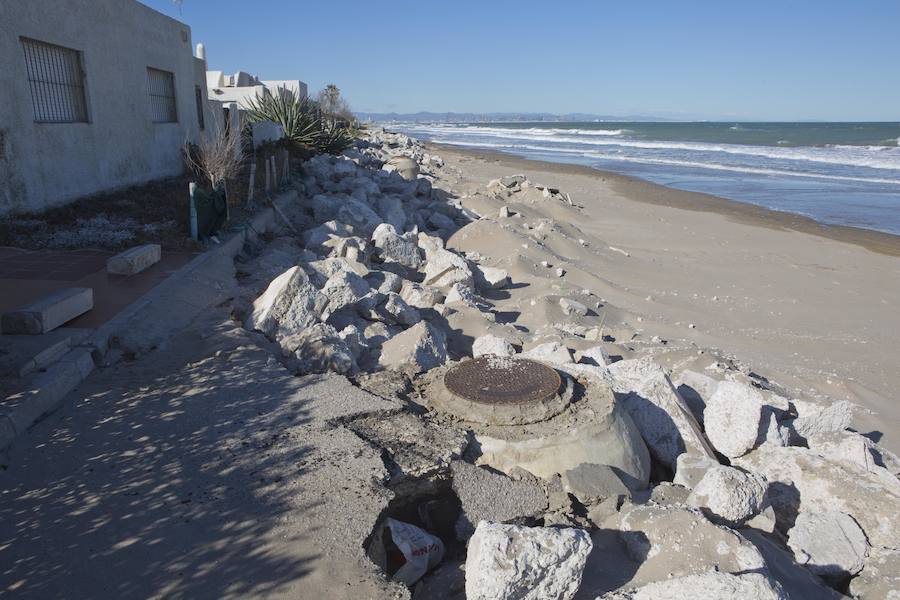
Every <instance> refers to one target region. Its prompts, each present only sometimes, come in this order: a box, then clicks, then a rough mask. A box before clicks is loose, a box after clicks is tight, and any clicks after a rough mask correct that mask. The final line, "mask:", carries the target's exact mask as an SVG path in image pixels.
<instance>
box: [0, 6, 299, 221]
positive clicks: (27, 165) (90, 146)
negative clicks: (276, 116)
mask: <svg viewBox="0 0 900 600" xmlns="http://www.w3.org/2000/svg"><path fill="white" fill-rule="evenodd" d="M0 6H2V8H0V57H3V59H2V62H0V214H3V213H9V212H23V211H32V210H40V209H44V208H47V207H50V206H53V205H57V204H63V203H65V202H67V201H69V200H72V199H75V198H78V197H81V196H86V195H91V194H95V193H98V192H102V191H106V190H110V189H114V188H120V187H124V186H128V185H133V184H138V183H143V182H146V181H150V180H153V179H158V178H161V177H166V176H171V175H177V174H179V173H181V172H182V170H183V163H182V158H181V148H182V145H183V143H184V142H185V141H186V140H188V141H196V140H198V139H199V136H200V135H201V132H202V131H203V130H204V129H209V128H210V127H211V126H213V124H214V123H215V122H216V121H219V120H220V119H221V115H222V110H221V109H220V110H213V109H212V108H211V106H210V104H209V103H208V94H207V87H206V68H207V67H206V62H205V61H204V60H202V59H200V58H195V57H194V55H193V53H192V43H191V29H190V27H188V26H187V25H185V24H184V23H181V22H179V21H177V20H175V19H172V18H170V17H167V16H165V15H163V14H161V13H159V12H157V11H155V10H153V9H151V8H149V7H147V6H145V5H143V4H141V3H140V2H137V1H135V0H90V1H89V2H85V1H83V0H27V1H26V2H12V1H10V2H6V1H3V2H0ZM304 89H305V86H304Z"/></svg>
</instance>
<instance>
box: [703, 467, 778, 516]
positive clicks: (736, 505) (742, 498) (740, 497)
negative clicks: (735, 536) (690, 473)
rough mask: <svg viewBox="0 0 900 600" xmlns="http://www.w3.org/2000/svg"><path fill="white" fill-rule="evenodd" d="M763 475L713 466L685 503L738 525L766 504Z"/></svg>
mask: <svg viewBox="0 0 900 600" xmlns="http://www.w3.org/2000/svg"><path fill="white" fill-rule="evenodd" d="M767 487H768V484H767V482H766V479H765V477H763V476H762V475H758V474H756V473H745V472H744V471H740V470H738V469H734V468H732V467H726V466H724V465H718V466H713V467H711V468H710V469H708V470H707V471H706V474H705V475H704V476H703V478H702V479H701V480H700V482H699V483H698V484H697V485H696V486H694V489H693V490H692V491H691V495H690V496H688V504H689V505H691V506H695V507H697V508H699V509H700V510H702V511H703V512H704V514H706V515H707V516H708V517H709V518H710V520H711V521H713V522H716V523H720V524H722V525H727V526H729V527H739V526H740V525H742V524H743V523H745V522H746V521H747V520H748V519H750V518H752V517H753V516H755V515H756V514H757V513H759V512H760V511H761V510H762V509H763V508H764V507H765V499H766V489H767Z"/></svg>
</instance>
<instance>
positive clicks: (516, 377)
mask: <svg viewBox="0 0 900 600" xmlns="http://www.w3.org/2000/svg"><path fill="white" fill-rule="evenodd" d="M561 384H562V380H561V379H560V377H559V373H557V372H556V371H554V370H553V369H551V368H550V367H548V366H546V365H543V364H541V363H539V362H536V361H533V360H529V359H527V358H510V357H507V356H481V357H479V358H475V359H472V360H467V361H466V362H463V363H460V364H458V365H456V366H455V367H453V368H451V369H450V370H449V371H447V373H446V374H445V375H444V385H445V386H446V388H447V390H449V391H450V392H451V393H452V394H454V395H456V396H459V397H461V398H465V399H466V400H470V401H472V402H478V403H481V404H531V403H536V402H541V401H544V400H547V399H548V398H551V397H553V396H555V395H556V393H557V392H558V391H559V387H560V385H561Z"/></svg>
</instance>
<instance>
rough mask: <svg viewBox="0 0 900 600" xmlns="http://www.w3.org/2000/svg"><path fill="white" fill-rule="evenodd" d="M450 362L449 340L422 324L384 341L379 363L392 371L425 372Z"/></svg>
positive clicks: (432, 328) (434, 329)
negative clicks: (448, 352) (448, 357)
mask: <svg viewBox="0 0 900 600" xmlns="http://www.w3.org/2000/svg"><path fill="white" fill-rule="evenodd" d="M446 360H447V338H446V335H444V332H443V331H441V330H440V329H438V328H437V327H435V326H434V325H432V324H431V323H428V322H427V321H420V322H419V323H418V324H416V325H414V326H413V327H410V328H409V329H407V330H406V331H404V332H403V333H400V334H398V335H396V336H394V337H393V338H391V339H389V340H387V341H386V342H384V343H383V344H382V346H381V357H380V358H379V362H380V363H381V365H382V366H384V367H387V368H389V369H409V370H412V371H413V372H415V373H422V372H424V371H428V370H430V369H433V368H435V367H438V366H440V365H442V364H444V362H446Z"/></svg>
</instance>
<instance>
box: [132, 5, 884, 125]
mask: <svg viewBox="0 0 900 600" xmlns="http://www.w3.org/2000/svg"><path fill="white" fill-rule="evenodd" d="M144 3H145V4H147V5H149V6H151V7H153V8H155V9H157V10H160V11H162V12H164V13H166V14H169V15H172V16H174V17H176V18H179V19H181V20H183V21H184V22H186V23H187V24H188V25H190V26H191V28H192V31H193V37H194V42H195V43H196V42H203V43H204V44H205V45H206V48H207V55H208V57H209V63H210V68H211V69H223V70H225V71H228V72H233V71H236V70H239V69H240V70H245V71H249V72H251V73H255V74H258V75H259V76H261V77H262V78H265V79H292V78H298V79H302V80H304V81H306V82H307V83H308V85H309V88H310V91H311V92H312V91H313V90H318V89H320V88H321V87H323V86H324V85H325V84H327V83H335V84H336V85H337V86H338V87H339V88H341V90H342V92H343V93H344V95H345V96H346V97H347V99H348V100H349V101H350V104H351V106H352V107H353V108H354V109H355V110H360V111H377V112H387V111H398V112H414V111H419V110H428V111H437V112H447V111H456V112H493V111H514V112H554V113H565V112H589V113H596V114H609V115H635V114H640V115H654V116H662V117H670V118H683V119H691V118H700V119H704V118H711V119H716V118H718V119H724V120H737V119H742V118H746V119H773V120H802V119H825V120H886V121H896V120H898V119H900V1H898V0H866V1H861V2H852V1H844V2H837V1H830V0H819V1H805V0H803V1H800V0H798V1H788V0H781V1H777V2H775V1H768V0H764V1H759V0H746V1H743V2H732V1H729V0H718V1H715V2H713V1H699V0H697V1H694V0H679V1H676V0H671V1H657V2H641V1H638V0H628V1H626V0H622V1H615V2H613V1H601V0H596V1H587V0H585V1H572V2H566V1H557V2H552V3H551V2H531V1H527V0H519V1H511V0H509V1H508V0H493V1H492V0H481V1H469V0H452V1H449V2H448V1H444V2H429V1H427V0H425V1H422V0H419V1H416V2H413V1H408V0H392V1H391V2H372V1H369V2H362V1H355V0H343V1H340V2H309V1H302V2H301V1H296V0H293V1H292V0H257V1H256V2H247V0H243V1H240V2H239V1H236V0H184V2H183V5H182V7H181V9H180V11H179V9H178V8H177V7H176V6H175V5H174V4H173V3H172V2H171V0H144Z"/></svg>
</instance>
